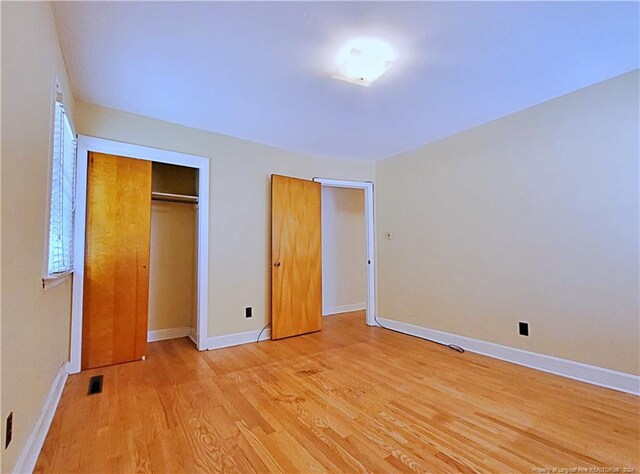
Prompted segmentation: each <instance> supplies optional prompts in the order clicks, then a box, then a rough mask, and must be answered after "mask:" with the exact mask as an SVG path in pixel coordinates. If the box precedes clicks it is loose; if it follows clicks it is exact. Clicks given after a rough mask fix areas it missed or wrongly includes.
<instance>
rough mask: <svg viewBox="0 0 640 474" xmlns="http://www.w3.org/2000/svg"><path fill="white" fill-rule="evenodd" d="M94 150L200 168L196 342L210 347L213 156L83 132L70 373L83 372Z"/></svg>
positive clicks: (204, 347) (77, 185)
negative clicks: (89, 172) (89, 187)
mask: <svg viewBox="0 0 640 474" xmlns="http://www.w3.org/2000/svg"><path fill="white" fill-rule="evenodd" d="M90 151H94V152H99V153H107V154H110V155H118V156H126V157H129V158H136V159H140V160H148V161H155V162H158V163H168V164H172V165H181V166H188V167H191V168H197V169H198V171H199V173H198V182H199V189H198V191H199V192H198V194H199V203H198V285H197V292H198V296H197V315H198V316H197V328H196V331H197V343H196V345H197V347H198V350H201V351H202V350H205V349H206V348H207V322H208V279H209V159H208V158H206V157H203V156H195V155H187V154H185V153H178V152H174V151H167V150H160V149H158V148H149V147H146V146H140V145H131V144H129V143H122V142H116V141H112V140H104V139H102V138H95V137H88V136H84V135H79V136H78V159H77V167H78V168H77V173H76V214H75V215H76V219H75V228H74V260H73V261H74V272H75V275H74V278H73V301H72V305H71V306H72V310H71V353H70V356H71V357H70V358H71V363H70V373H77V372H80V360H81V354H82V299H83V289H84V250H85V228H86V222H85V221H86V213H87V157H88V153H89V152H90Z"/></svg>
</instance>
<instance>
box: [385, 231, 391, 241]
mask: <svg viewBox="0 0 640 474" xmlns="http://www.w3.org/2000/svg"><path fill="white" fill-rule="evenodd" d="M384 236H385V238H386V239H387V240H391V239H392V237H393V235H391V232H387V233H386V234H385V235H384Z"/></svg>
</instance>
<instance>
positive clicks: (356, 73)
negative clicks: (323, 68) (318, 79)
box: [333, 38, 396, 86]
mask: <svg viewBox="0 0 640 474" xmlns="http://www.w3.org/2000/svg"><path fill="white" fill-rule="evenodd" d="M395 59H396V53H395V51H394V50H393V48H392V47H391V46H390V45H388V44H387V43H385V42H384V41H382V40H379V39H375V38H357V39H354V40H351V41H349V42H348V43H347V44H345V45H344V46H343V48H342V49H341V50H340V52H339V53H338V55H337V57H336V66H337V71H336V73H335V74H334V75H333V77H334V78H336V79H341V80H343V81H347V82H351V83H352V84H359V85H361V86H370V85H371V83H372V82H373V81H375V80H376V79H378V78H379V77H380V76H382V75H383V74H384V73H385V72H386V71H387V69H389V68H390V67H391V65H392V64H393V62H394V61H395Z"/></svg>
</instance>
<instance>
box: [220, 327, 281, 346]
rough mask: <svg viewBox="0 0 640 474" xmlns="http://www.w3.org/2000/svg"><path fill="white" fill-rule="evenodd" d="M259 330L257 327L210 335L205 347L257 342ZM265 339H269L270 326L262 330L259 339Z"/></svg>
mask: <svg viewBox="0 0 640 474" xmlns="http://www.w3.org/2000/svg"><path fill="white" fill-rule="evenodd" d="M260 331H261V330H260V329H257V330H255V331H246V332H237V333H234V334H227V335H224V336H214V337H210V338H209V340H208V342H207V349H222V348H223V347H231V346H239V345H241V344H250V343H252V342H258V334H260ZM266 339H271V328H267V329H265V330H264V331H262V335H261V336H260V340H261V341H264V340H266Z"/></svg>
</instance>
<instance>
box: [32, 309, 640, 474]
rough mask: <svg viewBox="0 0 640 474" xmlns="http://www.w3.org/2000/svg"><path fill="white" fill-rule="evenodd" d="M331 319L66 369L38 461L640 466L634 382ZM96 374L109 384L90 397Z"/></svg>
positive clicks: (108, 467) (97, 468)
mask: <svg viewBox="0 0 640 474" xmlns="http://www.w3.org/2000/svg"><path fill="white" fill-rule="evenodd" d="M324 324H325V329H324V330H323V331H322V332H319V333H314V334H309V335H306V336H300V337H295V338H291V339H284V340H281V341H264V342H260V343H258V344H248V345H244V346H237V347H232V348H228V349H219V350H215V351H208V352H197V351H196V350H195V349H194V348H193V346H192V345H191V342H190V341H188V340H187V339H175V340H171V341H163V342H156V343H153V344H150V348H149V351H148V353H149V355H148V359H147V360H146V361H144V362H133V363H129V364H123V365H119V366H113V367H108V368H102V369H94V370H89V371H86V372H82V373H81V374H78V375H73V376H71V377H69V380H68V382H67V385H66V387H65V390H64V393H63V395H62V399H61V402H60V405H59V408H58V411H57V413H56V415H55V418H54V420H53V424H52V426H51V430H50V432H49V435H48V436H47V439H46V441H45V444H44V448H43V450H42V453H41V455H40V458H39V460H38V464H37V466H36V470H35V472H65V473H66V472H82V473H100V472H167V473H179V472H219V471H225V472H271V471H274V472H287V473H293V472H353V471H360V472H362V471H369V472H397V471H415V472H454V471H461V472H474V471H476V472H477V471H480V472H527V473H535V472H544V471H542V470H541V471H536V469H537V468H554V467H557V468H574V467H575V468H594V467H599V468H603V467H608V468H620V469H621V470H620V471H617V472H625V471H623V470H622V469H624V468H631V469H636V470H637V469H638V467H639V466H638V465H639V463H640V459H639V457H640V447H639V446H640V439H639V422H640V414H639V407H640V399H639V398H637V397H634V396H632V395H627V394H623V393H619V392H615V391H613V390H608V389H604V388H600V387H595V386H592V385H588V384H585V383H581V382H577V381H573V380H569V379H565V378H562V377H558V376H555V375H551V374H546V373H543V372H539V371H536V370H532V369H527V368H524V367H520V366H517V365H513V364H509V363H507V362H502V361H498V360H494V359H490V358H487V357H484V356H480V355H476V354H472V353H469V352H467V353H464V354H458V353H456V352H453V351H451V350H450V349H446V348H443V347H440V346H438V345H435V344H431V343H428V342H426V341H422V340H419V339H416V338H413V337H409V336H404V335H401V334H396V333H393V332H389V331H386V330H384V329H380V328H369V327H367V326H365V323H364V314H363V313H361V312H358V313H346V314H342V315H336V316H330V317H327V318H325V321H324ZM95 374H104V390H103V393H101V394H98V395H91V396H87V386H88V379H89V377H90V376H92V375H95ZM547 472H551V471H547ZM558 472H561V471H558ZM565 472H567V471H565ZM568 472H570V471H568ZM582 472H615V471H604V470H599V471H598V470H594V469H592V470H590V471H582ZM626 472H634V471H631V470H630V471H626Z"/></svg>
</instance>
